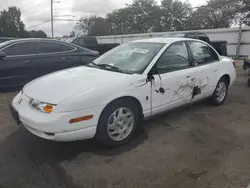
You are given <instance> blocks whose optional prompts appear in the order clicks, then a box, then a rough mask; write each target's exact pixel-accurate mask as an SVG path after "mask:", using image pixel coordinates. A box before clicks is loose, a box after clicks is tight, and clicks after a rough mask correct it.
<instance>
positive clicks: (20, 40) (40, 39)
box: [11, 38, 60, 42]
mask: <svg viewBox="0 0 250 188" xmlns="http://www.w3.org/2000/svg"><path fill="white" fill-rule="evenodd" d="M30 41H55V42H58V41H59V42H60V40H56V39H46V38H25V39H14V40H11V42H30Z"/></svg>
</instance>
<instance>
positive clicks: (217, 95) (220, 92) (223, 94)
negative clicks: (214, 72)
mask: <svg viewBox="0 0 250 188" xmlns="http://www.w3.org/2000/svg"><path fill="white" fill-rule="evenodd" d="M228 85H229V84H228V81H227V80H226V79H225V78H221V79H220V81H219V82H218V84H217V86H216V88H215V91H214V93H213V95H212V98H211V101H212V104H213V105H214V106H220V105H222V104H224V102H225V100H226V98H227V92H228Z"/></svg>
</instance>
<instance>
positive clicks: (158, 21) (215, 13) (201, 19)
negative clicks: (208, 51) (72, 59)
mask: <svg viewBox="0 0 250 188" xmlns="http://www.w3.org/2000/svg"><path fill="white" fill-rule="evenodd" d="M240 22H242V23H243V24H245V25H250V0H208V1H207V3H206V4H205V5H203V6H199V7H192V6H191V4H190V3H189V2H188V1H186V2H182V1H180V0H162V1H161V3H160V4H157V2H156V1H155V0H133V2H132V3H131V4H127V5H126V7H124V8H120V9H117V10H114V11H113V12H111V13H109V14H107V15H106V16H105V17H100V16H95V15H92V16H89V17H82V18H81V19H80V20H79V21H78V22H77V23H76V25H75V28H74V32H75V33H76V34H78V35H95V36H98V35H117V34H131V33H147V32H165V31H185V30H197V29H215V28H228V27H230V26H232V25H234V24H239V23H240Z"/></svg>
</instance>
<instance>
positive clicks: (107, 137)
mask: <svg viewBox="0 0 250 188" xmlns="http://www.w3.org/2000/svg"><path fill="white" fill-rule="evenodd" d="M140 114H141V113H140V111H139V109H138V107H137V106H136V104H135V103H133V101H131V100H127V99H121V100H117V101H114V102H112V103H111V104H109V105H108V106H107V107H106V108H105V109H104V111H103V112H102V114H101V116H100V119H99V122H98V126H97V133H96V136H95V137H96V139H97V140H98V141H100V142H101V143H103V144H105V145H106V146H111V147H114V146H119V145H123V144H125V143H127V142H128V141H129V140H130V139H131V138H132V137H133V136H134V134H135V132H136V130H138V128H139V125H140V121H141V115H140Z"/></svg>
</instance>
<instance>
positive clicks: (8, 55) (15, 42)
mask: <svg viewBox="0 0 250 188" xmlns="http://www.w3.org/2000/svg"><path fill="white" fill-rule="evenodd" d="M27 42H34V43H36V51H37V52H38V43H37V40H35V41H18V42H15V43H13V44H10V45H8V46H5V47H4V48H3V49H1V50H0V51H3V50H5V49H6V48H9V47H11V46H13V45H16V44H20V43H27ZM36 55H37V54H25V55H6V57H24V56H36Z"/></svg>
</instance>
